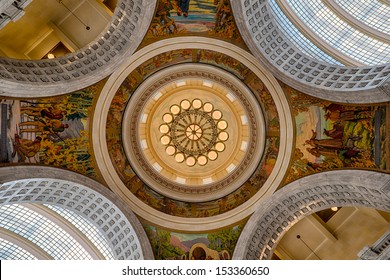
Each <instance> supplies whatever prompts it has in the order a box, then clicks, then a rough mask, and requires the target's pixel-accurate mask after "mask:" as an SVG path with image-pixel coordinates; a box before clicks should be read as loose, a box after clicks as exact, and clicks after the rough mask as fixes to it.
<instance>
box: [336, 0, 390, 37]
mask: <svg viewBox="0 0 390 280" xmlns="http://www.w3.org/2000/svg"><path fill="white" fill-rule="evenodd" d="M336 3H337V4H338V5H340V7H342V8H343V9H344V10H345V11H346V12H348V13H349V14H350V15H351V16H353V17H354V18H356V19H357V20H360V21H361V22H363V23H364V24H366V25H368V26H370V27H372V28H374V29H376V30H378V31H380V32H383V33H386V34H389V35H390V7H389V6H387V5H385V4H382V3H381V2H380V1H378V0H354V1H351V0H336Z"/></svg>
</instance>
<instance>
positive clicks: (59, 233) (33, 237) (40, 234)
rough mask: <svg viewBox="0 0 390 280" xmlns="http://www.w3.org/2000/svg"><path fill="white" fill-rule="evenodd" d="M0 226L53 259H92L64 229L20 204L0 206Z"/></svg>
mask: <svg viewBox="0 0 390 280" xmlns="http://www.w3.org/2000/svg"><path fill="white" fill-rule="evenodd" d="M0 227H3V228H5V229H7V230H10V231H12V232H14V233H16V234H18V235H20V236H23V237H24V238H26V239H28V240H30V241H31V242H33V243H35V244H36V245H37V246H39V247H40V248H42V249H43V250H44V251H46V252H47V253H48V254H49V255H51V256H52V257H53V258H54V259H62V260H71V259H72V260H77V259H81V260H85V259H92V257H91V256H90V255H89V253H88V252H87V251H86V250H85V249H84V248H83V247H82V246H81V245H80V244H79V243H78V242H77V241H76V240H75V239H74V238H73V237H72V236H70V235H69V234H68V233H67V232H66V231H64V230H63V229H62V228H60V227H59V226H58V225H56V224H55V223H53V222H52V221H50V220H48V219H47V218H45V217H43V216H42V215H40V214H38V213H36V212H35V211H32V210H30V209H28V208H26V207H24V206H22V205H16V204H14V205H4V206H2V207H0Z"/></svg>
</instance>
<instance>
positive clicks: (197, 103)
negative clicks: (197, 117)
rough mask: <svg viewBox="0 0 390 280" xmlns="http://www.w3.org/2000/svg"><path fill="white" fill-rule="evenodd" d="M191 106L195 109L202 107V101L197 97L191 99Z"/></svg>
mask: <svg viewBox="0 0 390 280" xmlns="http://www.w3.org/2000/svg"><path fill="white" fill-rule="evenodd" d="M192 107H194V108H195V109H199V108H200V107H202V101H201V100H199V99H194V100H193V101H192Z"/></svg>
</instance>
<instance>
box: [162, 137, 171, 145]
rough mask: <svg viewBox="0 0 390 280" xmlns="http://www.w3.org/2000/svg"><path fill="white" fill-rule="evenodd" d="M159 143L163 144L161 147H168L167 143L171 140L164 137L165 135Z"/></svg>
mask: <svg viewBox="0 0 390 280" xmlns="http://www.w3.org/2000/svg"><path fill="white" fill-rule="evenodd" d="M160 140H161V143H162V144H163V145H168V144H169V142H171V138H170V137H169V136H166V135H164V136H163V137H161V139H160Z"/></svg>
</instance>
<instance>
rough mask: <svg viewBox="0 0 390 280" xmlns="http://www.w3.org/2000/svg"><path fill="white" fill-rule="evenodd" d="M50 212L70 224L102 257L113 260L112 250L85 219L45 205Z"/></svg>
mask: <svg viewBox="0 0 390 280" xmlns="http://www.w3.org/2000/svg"><path fill="white" fill-rule="evenodd" d="M45 206H46V207H48V208H50V209H51V210H53V211H55V212H57V213H58V214H59V215H61V216H62V217H63V218H64V219H66V220H68V221H69V222H70V223H72V224H73V225H74V226H75V227H76V228H77V229H78V230H80V231H81V232H82V233H83V234H84V235H85V236H86V237H88V239H89V240H90V241H91V242H92V243H93V244H94V245H95V246H96V248H98V249H99V251H100V252H101V253H102V254H103V256H104V257H105V258H106V259H108V260H112V259H114V256H113V254H112V250H111V248H110V246H109V245H108V243H107V240H106V239H105V237H104V236H103V234H102V233H101V232H100V231H99V230H98V229H97V228H96V227H95V226H94V225H93V224H92V223H91V222H90V221H88V220H87V219H85V218H84V217H82V216H80V215H77V214H76V213H74V212H72V211H70V210H68V209H65V208H61V207H58V206H54V205H45Z"/></svg>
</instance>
